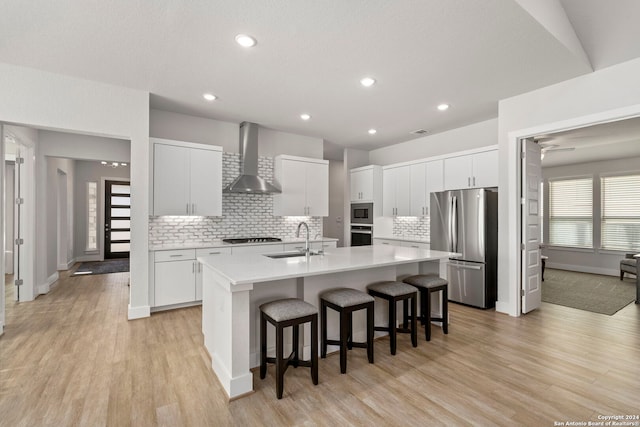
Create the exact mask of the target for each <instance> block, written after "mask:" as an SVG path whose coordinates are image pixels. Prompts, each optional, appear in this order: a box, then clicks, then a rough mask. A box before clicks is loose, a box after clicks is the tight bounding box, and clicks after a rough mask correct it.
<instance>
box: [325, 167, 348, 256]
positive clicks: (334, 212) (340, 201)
mask: <svg viewBox="0 0 640 427" xmlns="http://www.w3.org/2000/svg"><path fill="white" fill-rule="evenodd" d="M344 204H345V194H344V162H342V161H339V160H329V216H327V217H324V218H323V226H322V230H323V233H324V235H325V236H326V237H333V238H335V239H338V246H343V245H344Z"/></svg>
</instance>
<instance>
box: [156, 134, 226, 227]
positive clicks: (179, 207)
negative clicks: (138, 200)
mask: <svg viewBox="0 0 640 427" xmlns="http://www.w3.org/2000/svg"><path fill="white" fill-rule="evenodd" d="M151 141H152V142H153V214H154V215H156V216H160V215H197V216H221V215H222V148H221V147H217V146H213V145H205V144H193V143H189V142H181V141H170V140H164V139H156V138H151Z"/></svg>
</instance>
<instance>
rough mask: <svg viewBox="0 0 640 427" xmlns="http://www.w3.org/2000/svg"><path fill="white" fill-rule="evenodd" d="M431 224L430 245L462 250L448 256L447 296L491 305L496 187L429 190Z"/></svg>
mask: <svg viewBox="0 0 640 427" xmlns="http://www.w3.org/2000/svg"><path fill="white" fill-rule="evenodd" d="M430 224H431V225H430V227H431V249H436V250H441V251H449V252H458V253H460V254H461V255H460V256H459V257H455V258H451V259H450V260H449V265H448V268H447V274H448V281H449V300H450V301H455V302H459V303H462V304H467V305H470V306H474V307H480V308H490V307H494V306H495V301H496V292H497V282H498V192H497V189H495V188H494V189H489V188H478V189H472V190H451V191H443V192H440V193H431V215H430Z"/></svg>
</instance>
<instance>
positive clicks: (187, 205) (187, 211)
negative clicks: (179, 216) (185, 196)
mask: <svg viewBox="0 0 640 427" xmlns="http://www.w3.org/2000/svg"><path fill="white" fill-rule="evenodd" d="M187 215H189V203H187Z"/></svg>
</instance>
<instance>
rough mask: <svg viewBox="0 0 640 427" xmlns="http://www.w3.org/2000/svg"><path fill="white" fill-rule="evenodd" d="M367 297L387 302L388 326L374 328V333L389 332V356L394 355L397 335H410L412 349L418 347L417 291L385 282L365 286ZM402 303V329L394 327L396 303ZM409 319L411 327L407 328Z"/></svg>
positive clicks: (392, 282) (399, 283)
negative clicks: (403, 318)
mask: <svg viewBox="0 0 640 427" xmlns="http://www.w3.org/2000/svg"><path fill="white" fill-rule="evenodd" d="M367 291H368V292H369V295H371V296H374V297H378V298H382V299H385V300H387V302H388V304H389V324H388V326H386V327H385V326H374V328H373V329H374V330H376V331H384V332H389V345H390V347H391V348H390V349H391V354H392V355H395V354H396V336H397V333H398V332H400V333H410V334H411V344H412V345H413V346H414V347H417V346H418V335H417V321H416V311H417V298H418V289H417V288H416V287H414V286H411V285H409V284H406V283H402V282H395V281H386V282H377V283H372V284H370V285H369V286H367ZM398 301H402V306H403V311H404V315H405V322H404V325H403V327H402V328H398V327H396V303H397V302H398ZM409 302H411V312H410V314H409ZM409 317H410V318H411V326H410V327H408V325H407V324H408V321H407V320H408V318H409Z"/></svg>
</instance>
